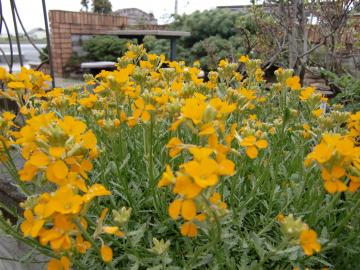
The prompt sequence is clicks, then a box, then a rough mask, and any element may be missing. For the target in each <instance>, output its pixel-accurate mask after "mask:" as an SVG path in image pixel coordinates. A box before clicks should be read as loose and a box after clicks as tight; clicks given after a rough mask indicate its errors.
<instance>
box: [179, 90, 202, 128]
mask: <svg viewBox="0 0 360 270" xmlns="http://www.w3.org/2000/svg"><path fill="white" fill-rule="evenodd" d="M204 99H205V97H204V96H202V95H198V96H197V97H196V98H188V99H186V100H185V105H184V106H183V107H182V108H181V113H182V115H183V116H184V117H186V118H189V119H191V120H192V121H193V123H194V124H195V125H197V124H199V123H200V122H201V120H202V117H203V114H204V111H205V109H206V103H205V101H204Z"/></svg>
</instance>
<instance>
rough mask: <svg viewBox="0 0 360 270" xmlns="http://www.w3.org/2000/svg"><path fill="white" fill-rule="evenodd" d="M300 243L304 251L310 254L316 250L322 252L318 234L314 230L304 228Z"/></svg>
mask: <svg viewBox="0 0 360 270" xmlns="http://www.w3.org/2000/svg"><path fill="white" fill-rule="evenodd" d="M300 244H301V246H302V248H303V250H304V253H305V254H306V255H308V256H311V255H313V254H314V251H316V252H320V248H321V247H320V244H319V242H318V241H317V234H316V232H315V231H314V230H311V229H310V230H303V231H302V232H301V234H300Z"/></svg>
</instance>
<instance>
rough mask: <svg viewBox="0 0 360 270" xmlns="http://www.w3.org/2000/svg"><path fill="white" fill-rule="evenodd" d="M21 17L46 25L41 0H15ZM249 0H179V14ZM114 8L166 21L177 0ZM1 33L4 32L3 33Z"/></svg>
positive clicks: (67, 5) (64, 0) (75, 7)
mask: <svg viewBox="0 0 360 270" xmlns="http://www.w3.org/2000/svg"><path fill="white" fill-rule="evenodd" d="M9 2H10V1H2V4H3V14H4V17H5V19H6V20H7V23H8V25H9V26H10V28H11V32H13V23H12V19H11V10H10V4H9ZM15 2H16V5H17V7H18V10H19V13H20V17H21V19H22V21H23V23H24V25H25V28H26V30H27V31H28V30H31V29H33V28H35V27H44V17H43V14H42V5H41V0H15ZM249 2H250V1H249V0H178V10H179V14H183V13H191V12H193V11H195V10H205V9H211V8H215V7H216V6H221V5H241V4H249ZM111 3H112V6H113V10H117V9H120V8H132V7H136V8H139V9H142V10H144V11H146V12H152V13H154V15H155V17H156V18H157V19H158V21H159V22H160V23H164V22H166V20H167V18H169V15H170V14H172V13H173V12H174V7H175V4H174V3H175V0H127V1H125V0H112V1H111ZM46 5H47V9H48V10H49V9H60V10H71V11H79V10H80V8H81V5H80V0H46ZM1 34H4V32H3V33H1Z"/></svg>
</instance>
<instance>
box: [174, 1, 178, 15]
mask: <svg viewBox="0 0 360 270" xmlns="http://www.w3.org/2000/svg"><path fill="white" fill-rule="evenodd" d="M174 13H175V15H178V0H175V12H174Z"/></svg>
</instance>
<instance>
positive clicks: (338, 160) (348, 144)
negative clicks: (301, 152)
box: [305, 113, 360, 193]
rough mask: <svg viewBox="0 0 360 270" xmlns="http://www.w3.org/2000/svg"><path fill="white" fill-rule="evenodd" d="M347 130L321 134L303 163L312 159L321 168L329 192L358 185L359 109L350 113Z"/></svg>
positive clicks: (356, 188) (359, 151) (359, 153)
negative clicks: (318, 141)
mask: <svg viewBox="0 0 360 270" xmlns="http://www.w3.org/2000/svg"><path fill="white" fill-rule="evenodd" d="M348 128H349V132H348V133H347V134H344V135H341V134H330V133H329V134H324V135H323V136H322V140H321V142H320V143H319V144H318V145H316V146H315V147H314V149H313V151H312V152H311V153H310V154H309V155H308V156H307V157H306V160H305V164H306V165H310V163H311V162H312V161H315V162H316V163H317V164H318V166H319V167H320V170H321V176H322V178H323V180H324V187H325V189H326V190H327V191H328V192H329V193H335V192H343V191H350V192H355V191H357V190H358V189H359V188H360V163H359V160H360V147H359V145H358V138H359V134H360V133H359V113H356V114H353V115H350V117H349V122H348Z"/></svg>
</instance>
